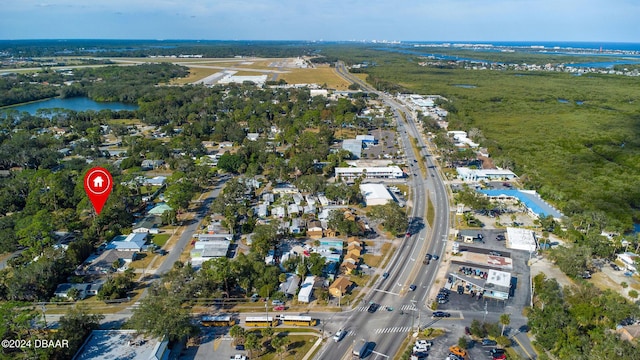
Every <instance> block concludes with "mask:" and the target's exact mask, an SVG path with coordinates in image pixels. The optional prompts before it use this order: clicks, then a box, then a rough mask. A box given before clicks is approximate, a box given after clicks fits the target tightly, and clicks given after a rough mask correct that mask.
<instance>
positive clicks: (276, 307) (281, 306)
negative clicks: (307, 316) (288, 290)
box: [273, 305, 286, 311]
mask: <svg viewBox="0 0 640 360" xmlns="http://www.w3.org/2000/svg"><path fill="white" fill-rule="evenodd" d="M285 309H286V308H285V306H284V305H278V306H274V307H273V310H275V311H284V310H285Z"/></svg>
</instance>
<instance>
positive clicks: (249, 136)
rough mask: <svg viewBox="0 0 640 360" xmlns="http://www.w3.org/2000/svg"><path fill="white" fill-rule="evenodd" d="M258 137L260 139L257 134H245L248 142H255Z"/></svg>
mask: <svg viewBox="0 0 640 360" xmlns="http://www.w3.org/2000/svg"><path fill="white" fill-rule="evenodd" d="M259 137H260V134H258V133H248V134H247V139H248V140H249V141H257V140H258V138H259Z"/></svg>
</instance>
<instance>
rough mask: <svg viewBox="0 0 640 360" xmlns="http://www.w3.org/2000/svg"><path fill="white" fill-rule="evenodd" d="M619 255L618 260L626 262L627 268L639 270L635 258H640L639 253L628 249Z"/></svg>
mask: <svg viewBox="0 0 640 360" xmlns="http://www.w3.org/2000/svg"><path fill="white" fill-rule="evenodd" d="M617 257H618V260H620V261H622V262H623V263H624V266H625V268H626V269H627V270H630V271H633V272H638V269H637V267H636V263H635V260H636V259H637V258H638V254H635V253H632V252H629V251H628V252H624V253H622V254H618V255H617Z"/></svg>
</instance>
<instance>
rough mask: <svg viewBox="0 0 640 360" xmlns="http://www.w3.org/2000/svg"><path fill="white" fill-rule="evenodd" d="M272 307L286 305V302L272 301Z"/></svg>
mask: <svg viewBox="0 0 640 360" xmlns="http://www.w3.org/2000/svg"><path fill="white" fill-rule="evenodd" d="M271 305H274V306H279V305H284V301H282V300H277V299H276V300H272V301H271Z"/></svg>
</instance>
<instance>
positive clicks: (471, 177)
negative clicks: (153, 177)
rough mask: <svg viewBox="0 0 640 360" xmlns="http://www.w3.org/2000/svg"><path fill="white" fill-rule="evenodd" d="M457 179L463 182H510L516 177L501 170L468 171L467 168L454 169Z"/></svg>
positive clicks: (509, 171) (507, 171)
mask: <svg viewBox="0 0 640 360" xmlns="http://www.w3.org/2000/svg"><path fill="white" fill-rule="evenodd" d="M456 172H457V173H458V178H459V179H460V180H463V181H474V182H475V181H491V180H499V181H502V180H512V179H515V178H516V177H517V176H516V174H514V173H513V171H511V170H502V169H470V168H467V167H459V168H456Z"/></svg>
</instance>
